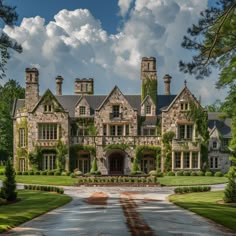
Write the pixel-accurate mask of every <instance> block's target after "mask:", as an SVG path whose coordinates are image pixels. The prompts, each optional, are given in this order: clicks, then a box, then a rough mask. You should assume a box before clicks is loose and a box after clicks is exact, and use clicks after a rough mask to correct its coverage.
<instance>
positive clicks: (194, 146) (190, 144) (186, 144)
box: [172, 139, 200, 151]
mask: <svg viewBox="0 0 236 236" xmlns="http://www.w3.org/2000/svg"><path fill="white" fill-rule="evenodd" d="M172 150H175V151H182V150H191V151H199V150H200V142H199V140H196V141H191V140H178V139H173V141H172Z"/></svg>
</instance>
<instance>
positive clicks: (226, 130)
mask: <svg viewBox="0 0 236 236" xmlns="http://www.w3.org/2000/svg"><path fill="white" fill-rule="evenodd" d="M221 115H222V113H220V112H208V127H209V128H210V129H213V128H214V126H216V128H217V129H218V131H219V132H220V134H221V135H222V137H223V138H231V137H232V133H231V119H230V118H225V119H222V118H221Z"/></svg>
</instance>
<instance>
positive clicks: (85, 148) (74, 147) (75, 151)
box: [69, 144, 96, 170]
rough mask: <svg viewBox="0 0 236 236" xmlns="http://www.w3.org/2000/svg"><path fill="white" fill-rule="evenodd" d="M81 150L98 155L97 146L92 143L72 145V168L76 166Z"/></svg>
mask: <svg viewBox="0 0 236 236" xmlns="http://www.w3.org/2000/svg"><path fill="white" fill-rule="evenodd" d="M79 151H88V152H89V153H90V155H92V156H94V157H95V156H96V148H95V146H92V145H82V144H74V145H72V146H70V150H69V152H70V170H73V169H75V167H76V157H77V154H78V152H79Z"/></svg>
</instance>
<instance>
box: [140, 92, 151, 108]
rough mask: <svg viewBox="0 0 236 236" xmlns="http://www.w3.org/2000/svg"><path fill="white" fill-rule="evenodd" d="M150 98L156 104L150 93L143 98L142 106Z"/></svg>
mask: <svg viewBox="0 0 236 236" xmlns="http://www.w3.org/2000/svg"><path fill="white" fill-rule="evenodd" d="M148 99H150V100H151V102H152V104H154V102H153V100H152V98H151V96H150V95H149V94H148V95H147V96H146V97H145V98H144V99H143V101H142V103H141V104H140V105H141V106H142V105H143V104H144V103H145V102H146V101H147V100H148Z"/></svg>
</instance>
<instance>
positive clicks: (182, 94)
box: [162, 83, 203, 112]
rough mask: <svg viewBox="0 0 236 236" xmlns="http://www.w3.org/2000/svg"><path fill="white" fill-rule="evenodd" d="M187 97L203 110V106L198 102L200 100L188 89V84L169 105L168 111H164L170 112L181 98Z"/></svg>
mask: <svg viewBox="0 0 236 236" xmlns="http://www.w3.org/2000/svg"><path fill="white" fill-rule="evenodd" d="M184 95H186V96H187V97H188V99H191V100H192V101H193V102H194V103H195V104H197V105H198V106H199V107H201V108H202V109H203V107H202V106H201V104H200V103H199V102H198V100H197V99H196V98H195V96H194V95H193V94H192V93H191V92H190V90H189V89H188V87H187V86H186V83H185V85H184V87H183V89H182V90H181V91H180V93H179V94H178V95H177V96H176V97H175V98H174V100H173V101H172V102H171V103H170V104H169V106H168V107H167V108H166V109H163V110H162V111H164V112H165V111H169V110H170V108H171V107H172V106H173V105H174V104H175V102H176V101H177V100H178V99H179V98H181V97H182V96H184Z"/></svg>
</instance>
